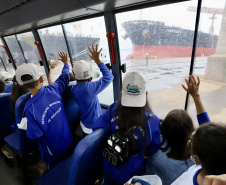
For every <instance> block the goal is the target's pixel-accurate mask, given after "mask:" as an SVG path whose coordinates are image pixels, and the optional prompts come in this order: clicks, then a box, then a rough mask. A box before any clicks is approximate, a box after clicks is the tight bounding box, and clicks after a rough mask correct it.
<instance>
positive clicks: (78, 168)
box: [36, 128, 110, 185]
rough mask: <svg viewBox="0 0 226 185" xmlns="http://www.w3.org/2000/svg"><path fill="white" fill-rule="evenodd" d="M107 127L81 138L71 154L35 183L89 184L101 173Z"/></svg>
mask: <svg viewBox="0 0 226 185" xmlns="http://www.w3.org/2000/svg"><path fill="white" fill-rule="evenodd" d="M109 133H110V132H109V130H108V129H103V128H101V129H98V130H95V131H94V132H93V133H91V134H89V135H87V136H86V137H85V138H83V139H82V140H81V141H80V142H79V143H78V145H77V146H76V148H75V150H74V153H73V155H72V156H70V157H68V158H67V159H65V160H63V161H62V162H61V163H59V164H57V165H56V166H55V167H54V168H52V169H51V170H49V171H48V172H46V173H45V174H44V175H43V176H42V177H41V178H39V179H38V180H37V181H36V184H37V185H49V184H54V185H65V184H67V182H68V184H69V185H72V184H73V185H74V184H76V185H81V184H82V185H90V184H94V182H95V181H96V179H97V178H98V177H100V176H101V175H102V174H103V169H102V168H103V165H102V151H103V146H104V143H105V142H106V140H107V137H108V136H109Z"/></svg>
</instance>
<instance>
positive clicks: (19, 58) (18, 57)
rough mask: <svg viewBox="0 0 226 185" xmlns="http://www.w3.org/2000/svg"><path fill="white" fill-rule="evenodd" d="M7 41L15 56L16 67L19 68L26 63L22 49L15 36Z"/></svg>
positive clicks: (6, 38) (7, 38)
mask: <svg viewBox="0 0 226 185" xmlns="http://www.w3.org/2000/svg"><path fill="white" fill-rule="evenodd" d="M5 41H6V43H7V45H8V47H9V50H10V52H11V54H12V56H13V59H14V61H15V63H16V65H17V66H19V65H21V64H23V63H25V60H24V56H23V53H22V51H21V49H20V46H19V44H18V42H17V40H16V37H15V35H11V36H8V37H5Z"/></svg>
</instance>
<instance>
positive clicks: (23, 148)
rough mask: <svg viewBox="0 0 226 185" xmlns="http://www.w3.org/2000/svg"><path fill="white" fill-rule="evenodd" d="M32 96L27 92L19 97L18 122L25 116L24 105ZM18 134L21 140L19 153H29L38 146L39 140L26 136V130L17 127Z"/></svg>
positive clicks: (16, 111)
mask: <svg viewBox="0 0 226 185" xmlns="http://www.w3.org/2000/svg"><path fill="white" fill-rule="evenodd" d="M30 98H31V94H30V93H27V94H24V95H23V96H21V97H19V98H18V99H17V101H16V104H15V118H16V123H17V124H18V123H20V121H21V120H22V118H23V117H24V115H23V112H24V107H25V104H26V102H27V101H28V100H29V99H30ZM17 135H18V140H19V153H20V155H25V154H28V153H29V152H31V151H33V150H35V149H36V148H38V144H37V141H34V140H31V139H29V138H27V136H26V130H22V129H17Z"/></svg>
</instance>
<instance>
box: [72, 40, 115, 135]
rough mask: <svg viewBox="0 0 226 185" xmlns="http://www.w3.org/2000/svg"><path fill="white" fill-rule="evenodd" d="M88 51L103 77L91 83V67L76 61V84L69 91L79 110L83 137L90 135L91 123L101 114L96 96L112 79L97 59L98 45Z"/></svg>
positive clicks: (74, 68) (107, 70)
mask: <svg viewBox="0 0 226 185" xmlns="http://www.w3.org/2000/svg"><path fill="white" fill-rule="evenodd" d="M88 48H89V47H88ZM89 50H90V52H91V54H89V56H90V58H91V59H92V60H94V62H95V63H96V64H97V65H98V67H99V68H100V71H101V72H102V74H103V77H102V78H100V79H99V80H97V81H95V82H91V80H92V77H94V76H93V74H92V72H93V71H92V69H91V67H90V66H89V65H88V63H87V62H86V61H84V60H83V61H77V62H75V64H74V67H73V69H72V70H73V72H74V75H75V78H76V81H77V84H76V85H74V86H73V87H72V89H71V91H72V94H73V96H74V99H75V100H76V102H77V103H78V105H79V108H80V114H81V118H80V119H81V121H80V125H81V128H82V130H83V132H84V133H85V135H86V134H90V133H92V125H93V123H94V122H95V121H96V120H97V118H98V117H99V116H100V115H101V114H102V110H101V107H100V103H99V100H98V97H97V95H98V94H99V93H100V92H101V91H103V90H104V89H105V88H106V87H107V86H108V85H109V84H110V83H111V81H112V80H113V78H114V77H113V75H112V74H111V72H110V71H109V69H108V68H107V67H106V66H105V65H104V63H102V62H101V61H100V59H99V54H100V52H101V50H102V49H100V51H98V45H96V49H94V46H93V44H92V50H91V49H90V48H89Z"/></svg>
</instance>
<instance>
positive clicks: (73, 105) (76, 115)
mask: <svg viewBox="0 0 226 185" xmlns="http://www.w3.org/2000/svg"><path fill="white" fill-rule="evenodd" d="M73 84H74V83H71V82H70V84H69V86H68V88H67V89H66V90H65V92H64V94H63V97H62V101H63V104H64V109H65V112H66V115H67V119H68V123H69V125H70V128H71V132H72V134H73V136H74V135H75V133H76V129H77V127H78V126H80V110H79V106H78V104H77V102H76V101H75V99H74V97H73V95H72V93H71V87H72V86H73Z"/></svg>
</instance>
